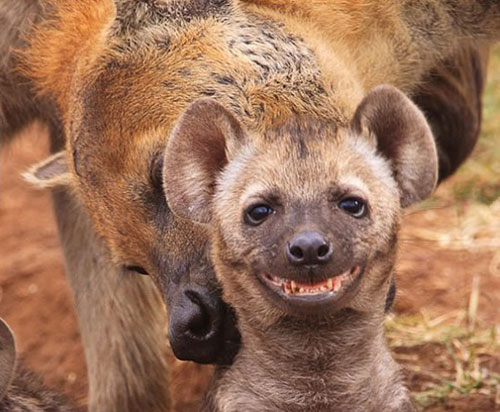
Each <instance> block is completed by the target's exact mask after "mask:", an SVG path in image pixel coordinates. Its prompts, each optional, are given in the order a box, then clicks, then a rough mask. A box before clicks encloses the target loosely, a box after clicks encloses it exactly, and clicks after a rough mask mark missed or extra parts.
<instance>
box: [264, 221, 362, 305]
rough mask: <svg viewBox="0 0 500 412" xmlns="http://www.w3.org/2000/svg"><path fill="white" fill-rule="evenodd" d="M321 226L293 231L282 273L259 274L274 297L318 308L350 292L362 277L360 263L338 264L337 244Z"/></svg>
mask: <svg viewBox="0 0 500 412" xmlns="http://www.w3.org/2000/svg"><path fill="white" fill-rule="evenodd" d="M330 237H331V236H328V235H327V234H325V233H322V232H321V231H320V230H314V229H312V230H311V229H310V228H309V229H306V230H301V231H299V232H298V233H295V234H293V235H292V236H291V237H290V239H289V240H288V241H285V242H284V245H283V255H284V256H285V259H283V269H282V270H283V273H284V275H283V276H282V275H280V274H277V273H269V272H267V271H265V272H262V273H260V274H259V275H258V277H259V280H260V281H261V283H262V284H263V285H264V286H265V288H266V289H267V290H268V291H270V292H271V297H272V298H273V299H279V300H282V301H284V302H285V303H286V304H287V305H289V306H297V307H301V308H302V309H308V308H309V309H317V308H318V306H322V305H329V304H331V303H333V302H335V301H337V300H339V299H340V298H341V297H342V296H344V295H346V294H348V292H349V291H351V290H352V289H353V288H354V287H355V285H356V284H357V282H356V281H357V280H358V279H359V277H360V273H361V268H360V265H357V264H354V265H352V266H350V267H348V268H347V269H345V270H344V268H339V267H336V266H337V265H336V264H335V263H336V257H337V256H336V255H337V254H338V248H337V245H335V244H334V243H335V242H334V241H332V240H331V239H330ZM335 249H337V250H335Z"/></svg>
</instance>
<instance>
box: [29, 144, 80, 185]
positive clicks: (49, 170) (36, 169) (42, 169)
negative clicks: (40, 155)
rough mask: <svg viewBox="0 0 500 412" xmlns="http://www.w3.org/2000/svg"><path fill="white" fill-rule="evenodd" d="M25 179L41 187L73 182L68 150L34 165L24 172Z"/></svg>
mask: <svg viewBox="0 0 500 412" xmlns="http://www.w3.org/2000/svg"><path fill="white" fill-rule="evenodd" d="M23 177H24V179H25V180H26V181H27V182H28V183H31V184H32V185H34V186H36V187H38V188H40V189H49V188H53V187H58V186H69V185H70V184H71V173H70V171H69V168H68V163H67V160H66V152H65V151H61V152H58V153H56V154H54V155H52V156H50V157H48V158H47V159H45V160H43V161H41V162H40V163H37V164H36V165H34V166H32V167H31V168H30V169H29V170H28V171H27V172H25V173H24V174H23Z"/></svg>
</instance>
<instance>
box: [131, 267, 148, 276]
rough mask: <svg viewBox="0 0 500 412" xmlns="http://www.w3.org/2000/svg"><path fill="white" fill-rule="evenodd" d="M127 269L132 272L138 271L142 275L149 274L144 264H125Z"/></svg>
mask: <svg viewBox="0 0 500 412" xmlns="http://www.w3.org/2000/svg"><path fill="white" fill-rule="evenodd" d="M125 269H127V270H130V271H131V272H137V273H139V274H140V275H149V273H148V271H147V270H146V269H144V268H143V267H142V266H134V265H131V266H125Z"/></svg>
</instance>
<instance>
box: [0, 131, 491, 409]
mask: <svg viewBox="0 0 500 412" xmlns="http://www.w3.org/2000/svg"><path fill="white" fill-rule="evenodd" d="M46 153H47V147H46V143H45V139H44V137H43V134H41V133H30V134H28V135H27V136H26V137H25V138H23V139H21V140H20V141H18V142H15V144H14V145H13V146H12V147H11V148H10V150H8V151H6V152H4V153H3V154H2V155H1V158H0V316H1V317H4V318H5V319H6V320H7V321H8V322H9V323H10V325H11V326H12V327H13V329H14V331H15V333H16V335H17V339H18V345H19V349H20V351H21V353H22V356H23V358H24V359H25V362H26V364H27V365H28V366H29V367H30V368H32V369H33V370H35V371H36V372H38V373H39V374H41V375H42V376H43V377H44V378H45V380H46V382H47V384H49V385H50V386H52V387H54V388H56V389H58V390H61V391H64V392H65V393H67V394H68V396H69V397H70V398H71V399H72V400H73V401H74V402H76V403H78V404H79V405H84V404H85V393H86V372H85V363H84V357H83V352H82V347H81V344H80V340H79V334H78V328H77V325H76V323H75V316H74V311H73V308H72V297H71V293H70V291H69V289H68V286H67V284H66V281H65V277H64V267H63V263H62V256H61V252H60V248H59V244H58V239H57V233H56V229H55V224H54V219H53V215H52V208H51V202H50V197H49V195H48V194H47V193H44V192H40V191H37V190H34V189H32V188H30V187H29V186H28V185H27V184H26V183H24V182H23V181H22V179H21V177H20V171H22V170H24V169H26V167H27V166H28V165H30V164H32V163H34V162H36V161H38V160H40V159H42V158H43V157H44V156H45V155H46ZM455 218H456V216H454V215H453V211H451V210H450V209H447V208H445V209H436V210H431V211H425V212H418V213H412V214H410V215H409V216H408V218H407V219H406V222H405V230H404V234H403V239H404V241H403V244H402V248H401V249H402V250H401V257H400V263H399V269H398V275H397V279H398V287H399V291H398V299H397V302H396V306H395V312H396V313H397V314H400V315H407V314H416V313H420V312H421V311H422V310H423V309H425V311H426V313H427V314H428V315H429V316H431V317H433V316H439V315H443V314H447V313H450V312H452V311H455V310H458V309H464V308H466V307H467V305H468V302H469V297H470V292H471V285H472V279H473V277H474V275H475V276H476V277H477V278H478V279H479V282H480V283H479V284H480V297H479V309H478V319H477V322H478V323H480V324H481V325H482V326H484V327H486V326H489V325H494V324H495V323H496V324H498V323H500V306H499V305H498V302H500V276H498V275H497V274H495V271H494V270H492V259H493V257H494V253H493V251H484V250H481V251H475V250H471V251H464V250H458V251H453V250H443V249H442V248H439V247H436V244H435V242H433V241H429V240H425V239H424V240H422V239H419V238H418V237H415V236H414V233H415V231H418V230H419V229H420V228H428V229H436V230H439V228H441V227H444V226H445V225H447V224H449V223H450V220H452V219H455ZM441 351H442V348H439V347H436V346H433V345H432V344H430V345H422V346H419V347H416V348H410V349H405V348H402V349H401V350H398V349H396V353H397V355H398V358H402V359H404V358H405V356H406V357H408V356H409V357H415V356H416V357H418V359H419V364H421V365H422V368H423V369H425V368H429V369H430V370H433V371H438V372H439V371H443V372H446V371H449V370H450V369H453V365H450V364H447V362H446V361H443V362H441V363H439V362H436V359H440V358H441V355H442V353H441ZM499 359H500V354H499V356H498V357H493V358H492V359H491V360H490V361H491V365H492V366H491V368H492V369H493V370H496V372H498V373H500V360H499ZM209 374H210V368H207V367H200V366H197V365H193V364H190V363H183V362H179V361H176V362H175V368H174V376H173V385H174V389H173V393H174V394H175V395H174V396H175V398H176V399H177V407H178V410H179V411H182V412H189V411H194V410H196V408H195V405H196V402H197V401H198V400H199V399H200V398H201V396H202V395H203V391H204V389H205V388H206V384H207V381H208V377H209ZM407 375H408V380H409V384H410V386H411V387H412V389H417V390H421V388H422V386H423V385H424V383H425V382H423V378H422V375H421V374H419V373H415V372H411V371H408V373H407ZM424 380H425V379H424ZM495 407H496V406H495V402H494V398H492V397H491V396H486V395H480V394H479V395H473V396H467V395H464V396H461V397H458V398H457V399H454V400H451V401H448V402H447V403H446V404H439V405H435V406H433V407H432V408H431V409H428V410H429V411H432V412H442V411H457V412H458V411H462V412H471V411H475V412H491V411H494V410H496V409H495ZM499 410H500V409H499Z"/></svg>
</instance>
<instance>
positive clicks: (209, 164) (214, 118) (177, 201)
mask: <svg viewBox="0 0 500 412" xmlns="http://www.w3.org/2000/svg"><path fill="white" fill-rule="evenodd" d="M243 141H244V133H243V129H242V127H241V126H240V123H239V122H238V120H237V119H236V118H235V117H234V116H233V115H232V114H231V113H230V112H229V111H228V110H227V109H225V108H224V107H223V106H222V105H220V104H219V103H217V102H216V101H214V100H211V99H199V100H196V101H195V102H194V103H192V104H191V105H190V106H189V107H188V108H187V109H186V111H185V112H184V114H183V115H182V116H181V117H180V119H179V120H178V122H177V124H176V125H175V127H174V129H173V130H172V133H171V135H170V138H169V141H168V143H167V149H166V151H165V158H164V166H163V186H164V190H165V195H166V197H167V202H168V205H169V207H170V209H171V210H172V211H173V212H174V213H175V214H176V215H178V216H180V217H182V218H184V219H188V220H191V221H194V222H198V223H208V222H210V219H211V210H210V205H211V201H212V196H213V194H214V189H215V184H216V179H217V175H218V173H219V172H221V171H222V169H223V168H224V166H225V165H226V164H227V163H228V160H229V159H230V158H231V157H232V156H234V154H235V153H236V152H237V151H238V149H239V147H240V146H241V145H242V144H243Z"/></svg>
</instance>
